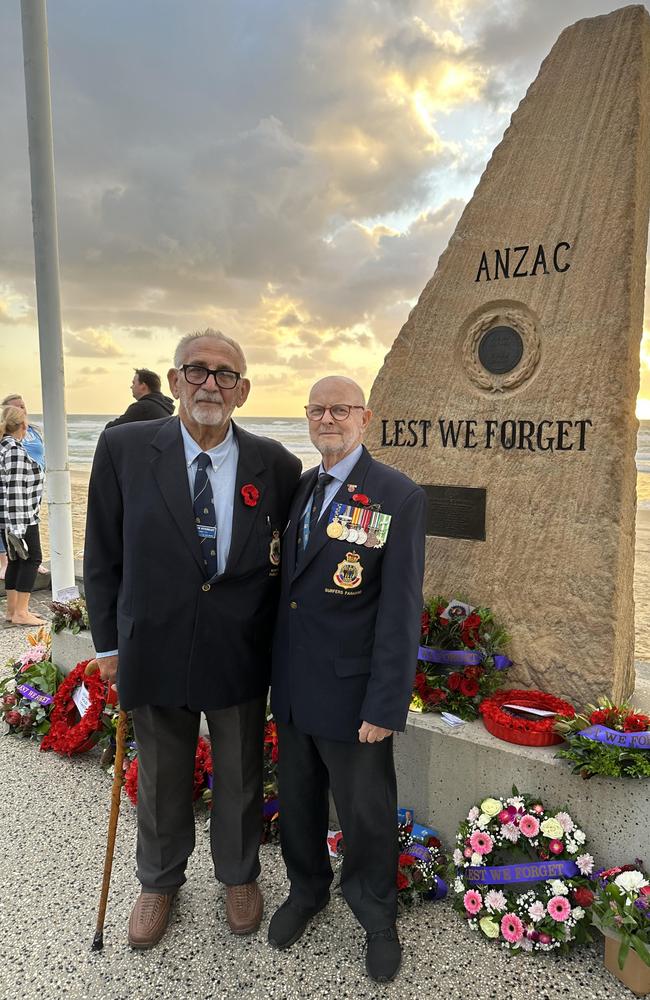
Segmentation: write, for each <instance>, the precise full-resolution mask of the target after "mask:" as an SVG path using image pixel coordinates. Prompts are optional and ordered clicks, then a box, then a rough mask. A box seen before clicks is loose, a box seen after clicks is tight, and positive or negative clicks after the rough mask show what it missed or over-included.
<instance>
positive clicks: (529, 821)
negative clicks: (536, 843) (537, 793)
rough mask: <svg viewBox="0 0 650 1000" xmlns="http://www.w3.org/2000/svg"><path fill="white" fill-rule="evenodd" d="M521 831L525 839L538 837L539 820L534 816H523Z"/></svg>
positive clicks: (520, 825)
mask: <svg viewBox="0 0 650 1000" xmlns="http://www.w3.org/2000/svg"><path fill="white" fill-rule="evenodd" d="M519 829H520V830H521V832H522V833H523V835H524V837H529V838H531V837H536V836H537V834H538V833H539V820H538V819H535V817H534V816H522V817H521V821H520V823H519Z"/></svg>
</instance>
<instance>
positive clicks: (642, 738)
mask: <svg viewBox="0 0 650 1000" xmlns="http://www.w3.org/2000/svg"><path fill="white" fill-rule="evenodd" d="M578 736H584V737H585V739H587V740H594V741H595V742H596V743H604V744H605V745H606V746H609V747H621V748H622V749H625V750H650V730H646V731H645V732H641V733H619V732H618V731H617V730H616V729H609V728H608V727H607V726H598V725H597V726H589V727H588V729H581V730H580V732H579V733H578Z"/></svg>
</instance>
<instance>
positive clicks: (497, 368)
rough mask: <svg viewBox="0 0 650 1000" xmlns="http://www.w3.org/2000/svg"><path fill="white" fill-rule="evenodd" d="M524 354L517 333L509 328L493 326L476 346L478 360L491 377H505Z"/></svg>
mask: <svg viewBox="0 0 650 1000" xmlns="http://www.w3.org/2000/svg"><path fill="white" fill-rule="evenodd" d="M523 353H524V344H523V341H522V339H521V336H520V334H519V333H517V331H516V330H513V329H512V327H511V326H495V327H493V328H492V329H491V330H488V331H487V333H486V334H484V336H483V338H482V340H481V342H480V344H479V345H478V359H479V361H480V362H481V364H482V365H483V367H484V368H487V370H488V371H489V372H492V374H493V375H505V373H506V372H511V371H512V369H513V368H516V367H517V365H518V364H519V362H520V361H521V356H522V354H523Z"/></svg>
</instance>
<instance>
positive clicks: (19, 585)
mask: <svg viewBox="0 0 650 1000" xmlns="http://www.w3.org/2000/svg"><path fill="white" fill-rule="evenodd" d="M27 429H28V424H27V417H26V415H25V411H24V410H22V409H19V408H18V407H17V406H7V407H5V409H4V410H3V411H2V415H1V416H0V531H1V532H2V541H3V543H4V546H5V549H6V551H7V556H8V559H9V561H8V565H7V569H6V572H5V592H6V595H7V610H6V617H7V621H10V622H12V623H13V624H14V625H43V624H44V620H43V619H42V618H39V617H38V615H35V614H33V613H32V612H31V611H30V610H29V598H30V595H31V592H32V589H33V587H34V581H35V580H36V574H37V572H38V567H39V565H40V562H41V540H40V535H39V530H38V519H39V514H40V508H41V499H42V496H43V470H42V469H41V467H40V465H39V464H38V462H35V461H34V460H33V459H31V458H30V457H29V455H28V454H27V452H26V451H25V449H24V447H23V445H22V441H23V439H24V437H25V435H26V434H27Z"/></svg>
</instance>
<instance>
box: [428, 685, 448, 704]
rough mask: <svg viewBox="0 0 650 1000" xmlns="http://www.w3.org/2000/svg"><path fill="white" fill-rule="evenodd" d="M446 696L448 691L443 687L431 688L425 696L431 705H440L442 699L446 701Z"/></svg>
mask: <svg viewBox="0 0 650 1000" xmlns="http://www.w3.org/2000/svg"><path fill="white" fill-rule="evenodd" d="M446 697H447V692H446V691H443V690H442V688H429V690H428V691H427V693H426V695H425V696H424V699H425V701H426V702H427V704H429V705H438V704H439V703H440V702H441V701H444V700H445V698H446Z"/></svg>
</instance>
